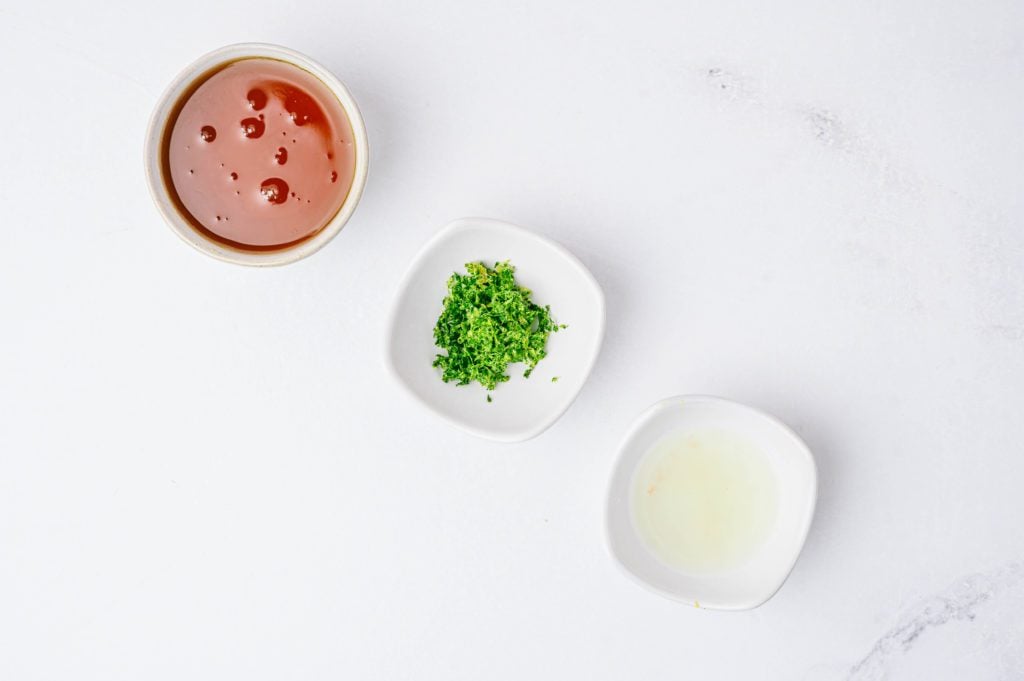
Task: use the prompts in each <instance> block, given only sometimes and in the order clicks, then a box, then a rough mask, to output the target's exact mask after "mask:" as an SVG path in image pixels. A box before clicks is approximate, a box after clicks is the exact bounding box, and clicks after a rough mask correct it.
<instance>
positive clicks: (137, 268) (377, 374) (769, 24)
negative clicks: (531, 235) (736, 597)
mask: <svg viewBox="0 0 1024 681" xmlns="http://www.w3.org/2000/svg"><path fill="white" fill-rule="evenodd" d="M143 4H145V5H148V6H142V5H143ZM752 4H753V3H752ZM242 40H265V41H273V42H279V43H282V44H285V45H289V46H292V47H295V48H297V49H300V50H302V51H305V52H308V53H309V54H311V55H312V56H314V57H316V58H318V59H320V60H322V61H323V62H325V63H326V64H327V65H328V66H330V67H331V68H333V69H334V70H335V71H336V72H337V73H338V75H339V76H340V77H341V78H342V79H343V80H345V81H346V82H347V83H348V85H349V86H350V87H351V89H352V91H353V93H354V94H355V96H356V98H357V100H358V101H359V102H360V104H361V105H362V108H363V113H364V115H365V117H366V121H367V124H368V127H369V133H370V139H371V144H372V146H373V158H372V161H371V173H370V181H369V185H368V187H367V192H366V195H365V197H364V200H363V204H362V205H361V206H360V208H359V210H358V211H357V213H356V215H355V218H354V219H353V221H352V222H351V223H350V225H349V227H347V228H346V230H345V231H344V232H343V233H342V235H341V236H340V237H339V238H338V239H337V240H336V241H335V242H333V243H332V244H331V245H330V246H329V247H328V248H327V249H325V250H324V251H322V252H321V253H319V254H318V255H316V256H315V257H313V258H312V259H310V260H307V261H305V262H303V263H300V264H298V265H294V266H290V267H287V268H284V269H278V270H272V271H255V270H249V269H242V268H238V267H230V266H226V265H223V264H220V263H217V262H214V261H213V260H210V259H207V258H204V257H202V256H201V255H199V254H197V253H195V252H193V251H192V250H191V249H189V248H188V247H186V246H185V245H184V244H182V243H180V242H179V241H178V240H177V238H176V237H175V236H173V235H172V234H171V232H170V231H169V230H168V229H167V228H166V227H165V226H164V225H163V224H162V223H161V221H160V219H159V218H158V216H157V214H156V211H155V210H154V208H153V206H152V205H151V203H150V200H149V197H148V196H147V194H146V189H145V185H144V182H143V177H142V162H141V145H142V138H143V131H144V126H145V122H146V118H147V116H148V114H149V111H150V109H151V107H152V106H153V103H154V101H155V99H156V96H157V95H158V93H159V92H160V90H161V89H162V88H163V87H164V85H165V84H166V83H167V82H168V80H169V79H170V78H171V77H172V76H173V75H174V74H175V72H176V71H177V70H178V69H179V68H180V67H182V66H183V65H184V64H186V63H187V62H189V61H190V60H192V59H193V58H194V57H195V56H196V55H198V54H199V53H201V52H203V51H206V50H208V49H212V48H214V47H217V46H219V45H222V44H226V43H229V42H236V41H242ZM0 54H2V55H3V59H2V60H0V75H2V83H3V90H2V92H3V94H2V95H0V129H3V130H4V131H5V141H4V145H3V152H4V153H3V157H4V159H3V162H2V164H0V187H2V194H0V195H2V196H3V205H4V218H3V220H2V222H3V227H2V229H0V257H2V266H0V315H2V316H0V319H2V320H3V321H2V324H3V326H2V330H0V421H2V424H0V678H3V679H12V680H19V681H20V680H24V679H78V680H85V679H148V680H151V681H157V680H162V679H168V680H171V679H174V680H178V679H235V678H238V679H241V678H244V679H247V680H249V681H253V680H262V679H268V680H270V679H275V680H276V679H326V678H353V679H371V678H380V679H428V678H429V679H446V680H448V679H474V680H475V679H517V680H518V679H525V678H533V679H541V678H544V679H570V678H579V679H626V678H632V679H679V678H716V679H743V680H750V679H772V680H774V679H779V680H782V679H797V680H808V681H834V680H840V679H850V680H856V681H868V680H871V681H874V680H879V679H894V680H900V679H929V680H930V681H944V680H947V679H948V680H950V681H960V680H961V679H971V680H972V681H1008V680H1011V679H1020V678H1022V677H1024V642H1022V638H1024V532H1022V530H1021V521H1022V518H1024V494H1022V491H1021V490H1022V483H1024V447H1022V443H1024V418H1022V416H1021V411H1022V405H1024V274H1022V268H1024V179H1022V178H1024V125H1022V122H1024V77H1022V74H1024V5H1022V4H1021V3H1019V2H1015V1H1011V0H1007V1H1005V2H996V1H983V2H965V1H961V2H939V3H934V2H906V3H880V2H873V3H863V2H853V1H845V2H841V3H814V2H809V1H807V2H799V3H793V2H789V3H783V4H777V6H775V7H774V8H772V9H767V8H766V7H761V8H758V7H757V6H754V7H751V6H748V4H746V3H740V4H737V3H732V2H715V3H688V4H681V3H675V2H665V3H662V4H644V3H601V4H600V5H595V4H591V3H582V2H581V3H551V2H525V3H505V2H496V1H495V2H491V1H489V0H488V1H478V2H462V3H455V2H446V3H416V2H404V3H377V2H360V3H356V2H350V1H347V0H342V1H338V0H309V1H308V2H305V3H303V4H302V5H301V6H300V7H298V8H295V9H289V7H288V3H282V2H274V3H270V2H262V1H260V0H251V1H249V2H246V3H213V2H193V1H184V2H165V3H138V4H135V3H91V4H90V5H89V6H88V7H87V8H86V7H85V6H81V7H80V6H79V5H78V3H75V4H72V3H67V4H64V5H62V4H59V3H53V4H51V3H46V2H36V3H14V2H4V3H3V4H2V5H0ZM473 214H479V215H488V216H494V217H498V218H503V219H507V220H511V221H514V222H519V223H522V224H525V225H529V226H532V227H534V228H536V229H538V230H539V231H541V232H543V233H544V234H547V235H549V236H551V237H554V238H556V239H558V240H560V241H562V242H563V243H565V244H566V245H567V246H568V247H569V248H570V249H571V250H573V251H574V252H575V253H577V254H578V255H579V256H580V257H581V259H583V260H584V261H585V262H586V263H587V264H588V265H589V266H590V268H591V269H592V270H593V272H594V273H595V275H596V276H597V277H598V279H599V280H600V281H601V283H602V285H603V286H604V288H605V291H606V294H607V298H608V308H609V309H608V313H609V329H608V335H607V339H606V344H605V348H604V351H603V353H602V356H601V358H600V360H599V362H598V365H597V367H596V369H595V371H594V374H593V376H592V378H591V380H590V382H589V383H588V384H587V386H586V387H585V388H584V390H583V392H582V394H581V395H580V398H579V400H578V401H577V402H576V404H575V405H574V406H573V407H572V408H571V409H570V410H569V412H568V413H567V414H566V415H565V416H564V418H563V419H562V420H561V421H560V422H559V423H558V424H556V425H555V426H554V428H552V429H551V430H550V431H548V432H547V433H545V434H544V435H543V436H541V437H540V438H538V439H536V440H533V441H531V442H528V443H526V444H523V445H518V446H498V445H494V444H490V443H487V442H484V441H482V440H477V439H475V438H473V437H471V436H467V435H463V434H461V433H459V432H456V431H455V430H453V429H451V428H450V427H449V426H447V425H445V424H443V423H440V422H439V421H437V420H436V419H435V418H433V417H432V416H430V415H429V414H427V413H425V412H423V411H421V410H420V409H419V408H417V407H416V405H414V404H412V403H411V402H410V401H409V400H408V399H406V398H405V397H404V396H403V395H402V394H401V393H400V392H399V390H398V389H397V388H396V387H395V386H394V385H392V384H390V383H389V382H388V381H387V379H386V374H385V372H384V369H383V366H382V360H381V348H382V334H383V324H384V308H385V306H386V305H387V303H388V302H389V300H390V298H391V296H392V293H393V289H394V285H395V282H396V278H397V276H398V274H399V272H400V270H401V269H402V268H403V267H404V265H405V263H406V262H407V261H408V259H409V258H410V257H411V256H412V254H413V253H414V252H415V251H416V249H417V248H419V246H420V244H421V243H422V241H423V240H424V239H426V238H427V237H428V236H429V235H430V234H431V233H432V232H433V231H434V230H435V229H437V228H438V227H440V226H441V225H442V224H444V223H446V222H447V221H449V220H451V219H452V218H455V217H460V216H464V215H473ZM685 392H706V393H717V394H721V395H724V396H728V397H731V398H734V399H739V400H742V401H746V402H750V403H752V404H755V405H757V406H759V407H762V408H764V409H766V410H769V411H771V412H773V413H775V414H777V415H778V416H780V417H782V418H783V419H784V420H786V421H788V422H789V423H790V424H792V425H793V426H794V427H795V428H797V429H798V430H799V431H800V432H801V433H802V434H803V435H804V437H805V438H806V439H807V441H808V442H809V444H810V446H811V447H812V449H813V450H814V451H815V453H816V456H817V460H818V465H819V468H820V475H821V480H820V491H821V495H820V501H819V507H818V514H817V517H816V520H815V523H814V526H813V528H812V530H811V534H810V537H809V539H808V543H807V546H806V549H805V551H804V554H803V556H802V557H801V559H800V561H799V563H798V564H797V566H796V569H795V571H794V572H793V574H792V577H791V578H790V580H789V582H788V583H787V584H786V585H785V586H784V587H783V589H782V591H781V592H780V593H779V594H778V595H777V596H776V598H774V599H773V600H772V601H770V602H769V603H768V604H767V605H765V606H764V607H762V608H760V609H758V610H755V611H752V612H747V613H739V614H735V613H715V612H707V611H701V610H696V609H693V608H684V607H680V606H679V605H677V604H674V603H671V602H669V601H667V600H663V599H661V598H659V597H657V596H654V595H651V594H648V593H647V592H645V591H643V590H641V589H640V588H638V587H636V586H635V585H633V584H632V583H630V582H628V581H627V580H626V579H624V578H623V577H622V576H621V575H620V574H619V573H618V572H617V570H616V568H615V567H614V566H613V565H612V563H611V562H610V560H609V559H608V557H607V555H606V553H605V549H604V546H603V544H602V536H601V523H600V519H601V505H602V496H603V492H604V485H605V482H606V480H607V476H608V473H609V470H610V466H611V462H612V457H613V453H614V451H613V450H614V448H615V443H616V442H617V441H618V439H619V438H620V436H621V435H622V433H623V432H624V430H625V429H626V427H627V425H628V424H629V422H630V421H631V420H632V418H633V417H634V415H635V414H636V413H637V412H639V411H640V410H641V409H642V408H644V407H646V406H647V405H648V404H650V403H652V402H654V401H656V400H657V399H659V398H661V397H664V396H667V395H671V394H677V393H685Z"/></svg>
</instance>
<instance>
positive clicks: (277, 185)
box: [260, 177, 294, 204]
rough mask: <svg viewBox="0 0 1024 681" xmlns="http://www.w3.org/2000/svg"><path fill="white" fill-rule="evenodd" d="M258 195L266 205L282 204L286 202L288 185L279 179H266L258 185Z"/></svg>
mask: <svg viewBox="0 0 1024 681" xmlns="http://www.w3.org/2000/svg"><path fill="white" fill-rule="evenodd" d="M260 195H261V196H262V197H263V199H264V200H265V201H267V202H268V203H276V204H281V203H284V202H285V201H287V200H288V183H287V182H285V181H284V180H282V179H281V178H279V177H270V178H267V179H266V180H263V182H261V183H260ZM292 196H294V194H292Z"/></svg>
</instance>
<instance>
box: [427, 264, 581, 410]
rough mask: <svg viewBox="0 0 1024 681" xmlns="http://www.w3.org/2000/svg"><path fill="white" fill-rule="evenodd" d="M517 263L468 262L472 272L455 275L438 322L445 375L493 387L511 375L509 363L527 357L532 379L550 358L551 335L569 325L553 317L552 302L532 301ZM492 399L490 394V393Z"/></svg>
mask: <svg viewBox="0 0 1024 681" xmlns="http://www.w3.org/2000/svg"><path fill="white" fill-rule="evenodd" d="M515 271H516V268H515V267H513V266H512V265H511V264H509V263H508V262H507V261H506V262H499V263H495V265H494V268H493V269H491V268H490V267H487V266H486V265H484V264H483V263H478V262H471V263H466V272H467V274H459V273H458V272H456V273H454V274H452V276H451V278H449V279H448V295H447V296H446V297H445V299H444V310H442V312H441V316H440V317H438V319H437V325H436V326H435V327H434V342H435V343H436V344H437V346H438V347H439V348H441V349H442V350H445V351H447V354H439V355H437V356H436V357H435V358H434V366H435V367H440V368H441V371H442V373H441V379H442V380H443V381H444V382H445V383H448V382H449V381H456V382H457V383H458V385H468V384H469V383H472V382H473V381H476V382H478V383H480V384H481V385H483V386H484V387H485V388H487V389H488V390H494V388H495V386H497V385H498V384H499V383H504V382H505V381H507V380H508V379H509V377H508V373H507V369H508V365H509V364H514V363H516V362H523V363H524V364H526V371H524V372H523V376H525V377H527V378H529V377H530V373H531V372H532V371H533V369H534V367H536V366H537V363H538V362H539V361H541V360H542V359H544V357H545V356H546V355H547V351H546V350H545V349H544V348H545V346H546V345H547V342H548V336H550V335H551V334H552V333H554V332H556V331H558V330H559V329H564V328H565V325H564V324H562V325H558V324H555V323H554V322H553V321H552V320H551V310H550V308H549V306H544V307H541V306H540V305H537V304H536V303H534V302H533V301H532V300H530V296H531V295H532V292H531V291H530V289H527V288H523V287H522V286H519V285H518V284H516V280H515ZM487 399H488V401H490V396H488V398H487Z"/></svg>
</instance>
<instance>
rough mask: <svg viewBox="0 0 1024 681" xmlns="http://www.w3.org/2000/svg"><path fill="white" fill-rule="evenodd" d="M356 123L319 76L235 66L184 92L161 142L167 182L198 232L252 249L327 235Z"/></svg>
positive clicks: (294, 69)
mask: <svg viewBox="0 0 1024 681" xmlns="http://www.w3.org/2000/svg"><path fill="white" fill-rule="evenodd" d="M353 142H354V141H353V132H352V125H351V123H350V122H349V119H348V116H347V115H346V114H345V110H344V108H343V107H342V105H341V103H340V102H339V101H338V99H337V97H336V96H335V95H334V94H333V93H332V92H331V91H330V89H328V87H327V86H326V85H325V84H324V83H322V82H321V81H320V80H319V79H318V78H317V77H316V76H314V75H313V74H311V73H309V72H307V71H305V70H303V69H301V68H299V67H298V66H294V65H292V64H289V63H286V62H283V61H278V60H276V59H264V58H251V59H242V60H239V61H234V62H230V63H228V64H226V65H224V66H222V67H220V68H218V69H217V70H215V71H213V72H212V73H210V74H207V75H206V76H205V78H203V79H202V80H201V81H199V83H198V84H197V85H196V86H194V87H193V89H192V90H191V91H190V92H187V93H186V94H185V95H184V96H183V97H182V99H181V100H180V101H179V103H178V106H177V111H176V113H175V114H174V115H172V117H171V119H170V121H169V123H168V125H167V127H166V129H165V138H164V153H163V165H164V179H165V182H166V183H167V184H168V189H169V190H170V194H171V196H172V197H173V199H174V200H175V203H176V204H177V205H178V208H179V210H180V211H181V212H182V213H183V214H184V215H185V216H186V217H187V218H188V220H189V222H190V223H191V224H192V226H193V227H194V228H195V229H196V230H198V231H199V232H201V233H202V234H204V235H206V236H207V237H209V238H210V239H213V240H215V241H217V242H220V243H222V244H225V245H228V246H231V247H234V248H237V249H240V250H246V251H268V250H278V249H283V248H288V247H290V246H293V245H295V244H298V243H300V242H302V241H305V240H306V239H308V238H310V237H312V236H313V235H315V234H316V233H317V232H319V231H320V230H321V229H323V228H324V227H325V226H326V225H327V224H328V223H329V222H330V221H331V219H332V218H333V217H334V216H335V214H337V212H338V211H339V209H340V208H341V206H342V205H343V204H344V203H345V199H346V197H347V196H348V193H349V191H350V189H351V188H352V180H353V177H354V175H355V167H356V158H355V153H356V152H355V145H354V143H353Z"/></svg>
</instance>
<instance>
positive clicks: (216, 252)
mask: <svg viewBox="0 0 1024 681" xmlns="http://www.w3.org/2000/svg"><path fill="white" fill-rule="evenodd" d="M254 58H263V59H276V60H278V61H283V62H286V63H288V64H291V65H293V66H297V67H298V68H300V69H302V70H304V71H308V72H309V73H311V74H313V75H314V76H316V78H317V79H319V80H320V81H321V82H322V83H323V84H324V85H326V86H327V89H328V90H330V91H331V93H332V94H334V96H335V97H337V98H338V102H339V103H340V104H341V107H342V109H344V110H345V114H346V115H347V116H348V120H349V123H350V124H351V125H352V135H353V140H352V141H353V144H354V145H355V174H354V175H353V177H352V187H351V188H350V189H349V192H348V196H346V197H345V200H344V202H342V204H341V206H339V207H338V212H337V213H335V214H334V217H333V218H331V219H330V220H329V221H328V223H327V224H326V225H324V226H323V228H321V229H320V231H319V232H317V233H316V234H314V235H312V236H310V237H309V238H306V239H303V240H302V241H300V242H298V243H297V244H295V245H293V246H289V247H286V248H281V249H277V250H265V251H260V250H251V251H250V250H241V249H238V248H233V247H231V246H229V245H227V244H224V243H221V242H219V241H214V240H213V239H211V238H209V237H207V236H204V235H203V234H202V233H201V232H199V231H198V230H197V229H196V228H195V227H193V226H192V222H191V220H190V219H189V218H188V217H187V216H186V215H183V214H182V212H181V211H182V210H183V209H180V208H179V207H178V205H177V203H176V202H175V200H174V198H173V197H172V195H171V189H170V188H169V187H170V179H169V178H168V177H166V172H165V168H164V158H163V157H164V149H163V147H164V138H165V137H166V134H167V126H169V125H173V123H174V122H173V121H172V120H171V117H172V115H176V114H175V110H176V108H177V106H178V104H179V102H180V101H181V100H182V98H183V97H184V96H185V95H186V93H189V92H190V91H191V89H192V88H193V87H195V84H196V83H197V82H201V81H203V80H205V79H206V78H208V77H209V76H210V75H212V73H213V72H216V71H218V70H219V69H221V68H223V67H224V65H226V64H230V63H232V62H236V61H239V60H242V59H254ZM369 152H370V150H369V144H368V142H367V139H366V125H365V124H364V123H363V117H362V115H361V114H360V113H359V107H358V106H356V101H355V99H353V98H352V95H351V93H349V91H348V88H346V87H345V85H344V83H342V82H341V81H340V80H338V78H337V76H335V75H334V74H333V73H331V72H330V71H329V70H328V69H327V68H326V67H324V66H322V65H321V64H320V63H319V62H316V61H314V60H313V59H311V58H309V57H307V56H306V55H304V54H302V53H300V52H296V51H295V50H291V49H288V48H287V47H281V46H280V45H270V44H266V43H239V44H236V45H228V46H226V47H222V48H220V49H218V50H214V51H213V52H209V53H208V54H204V55H203V56H201V57H199V59H197V60H195V61H194V62H192V63H191V64H189V65H188V66H186V67H185V68H184V70H182V72H181V73H179V74H178V75H177V77H176V78H175V79H174V80H173V81H172V82H171V84H170V85H168V86H167V89H166V90H165V91H164V93H163V95H161V97H160V100H159V101H158V102H157V105H156V108H155V109H154V110H153V114H152V116H151V117H150V119H149V128H148V130H147V131H146V146H145V165H146V180H147V183H148V184H149V192H150V194H151V195H152V197H153V202H154V203H156V207H157V209H158V210H159V211H160V214H161V215H162V216H163V218H164V221H165V222H167V225H168V226H169V227H170V228H171V230H173V231H174V233H175V234H177V235H178V236H179V237H181V239H182V240H183V241H185V242H186V243H187V244H189V245H190V246H192V247H193V248H195V249H196V250H198V251H201V252H203V253H205V254H206V255H209V256H212V257H214V258H217V259H218V260H223V261H225V262H232V263H236V264H239V265H253V266H257V267H268V266H272V265H287V264H289V263H293V262H295V261H296V260H301V259H302V258H305V257H307V256H310V255H313V254H314V253H316V252H317V251H319V250H320V249H321V248H323V247H324V246H326V245H327V243H328V242H329V241H330V240H331V239H333V238H334V237H335V236H336V235H337V234H338V232H340V231H341V228H342V227H344V226H345V223H346V222H348V220H349V218H350V217H352V213H353V212H355V209H356V206H357V205H358V204H359V199H360V197H361V196H362V195H363V189H364V187H365V186H366V174H367V172H368V170H369V158H370V153H369Z"/></svg>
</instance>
